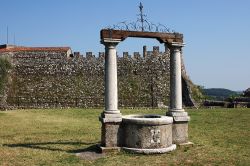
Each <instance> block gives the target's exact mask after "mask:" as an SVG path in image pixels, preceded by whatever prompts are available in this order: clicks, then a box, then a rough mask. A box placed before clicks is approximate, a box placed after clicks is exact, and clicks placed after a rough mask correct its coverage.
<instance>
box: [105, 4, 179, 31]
mask: <svg viewBox="0 0 250 166" xmlns="http://www.w3.org/2000/svg"><path fill="white" fill-rule="evenodd" d="M139 9H140V14H138V15H137V16H139V18H137V20H136V21H135V22H128V21H123V22H120V23H118V24H116V25H113V26H109V27H108V28H107V29H113V30H125V31H142V32H165V33H175V31H173V30H170V28H168V27H167V26H165V25H163V24H160V23H158V24H154V23H151V22H150V21H148V20H147V19H146V17H147V15H145V14H144V13H143V6H142V3H141V2H140V6H139Z"/></svg>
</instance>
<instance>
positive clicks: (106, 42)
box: [101, 38, 121, 46]
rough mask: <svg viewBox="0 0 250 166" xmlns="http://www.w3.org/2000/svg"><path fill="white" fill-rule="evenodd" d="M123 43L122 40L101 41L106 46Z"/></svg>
mask: <svg viewBox="0 0 250 166" xmlns="http://www.w3.org/2000/svg"><path fill="white" fill-rule="evenodd" d="M120 42H121V40H120V39H113V38H104V39H102V40H101V44H103V45H105V46H116V45H117V44H119V43H120Z"/></svg>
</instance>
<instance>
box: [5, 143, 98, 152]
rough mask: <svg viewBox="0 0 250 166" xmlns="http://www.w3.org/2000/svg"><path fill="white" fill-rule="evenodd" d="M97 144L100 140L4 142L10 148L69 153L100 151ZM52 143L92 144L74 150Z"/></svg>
mask: <svg viewBox="0 0 250 166" xmlns="http://www.w3.org/2000/svg"><path fill="white" fill-rule="evenodd" d="M97 144H99V142H67V141H66V142H41V143H23V144H3V146H7V147H10V148H17V147H22V148H30V149H39V150H50V151H61V152H67V153H80V152H96V153H98V152H99V150H98V147H97ZM50 145H72V146H73V145H79V146H83V147H86V146H87V145H90V146H88V147H86V148H81V149H73V150H65V149H63V148H56V147H49V146H50Z"/></svg>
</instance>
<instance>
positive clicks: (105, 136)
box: [101, 122, 123, 147]
mask: <svg viewBox="0 0 250 166" xmlns="http://www.w3.org/2000/svg"><path fill="white" fill-rule="evenodd" d="M120 124H121V123H120V122H106V123H102V135H101V146H103V147H120V146H121V144H122V143H121V142H122V137H123V136H122V134H123V133H122V128H121V125H120Z"/></svg>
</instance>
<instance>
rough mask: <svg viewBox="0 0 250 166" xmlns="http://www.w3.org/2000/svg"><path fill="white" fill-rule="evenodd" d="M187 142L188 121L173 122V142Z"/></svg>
mask: <svg viewBox="0 0 250 166" xmlns="http://www.w3.org/2000/svg"><path fill="white" fill-rule="evenodd" d="M186 142H188V122H185V121H184V122H174V123H173V143H175V144H181V143H186Z"/></svg>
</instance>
